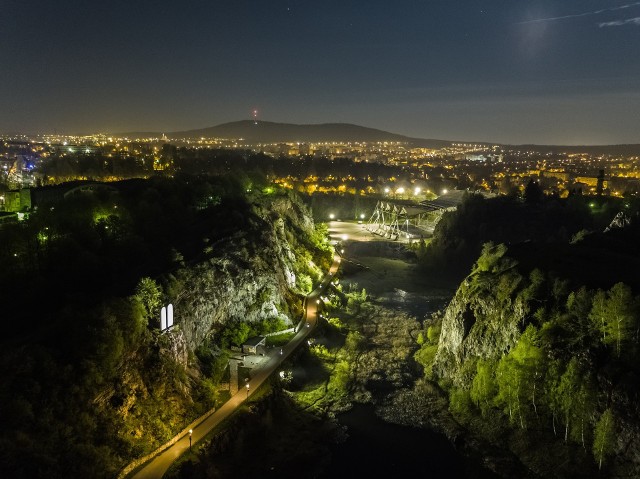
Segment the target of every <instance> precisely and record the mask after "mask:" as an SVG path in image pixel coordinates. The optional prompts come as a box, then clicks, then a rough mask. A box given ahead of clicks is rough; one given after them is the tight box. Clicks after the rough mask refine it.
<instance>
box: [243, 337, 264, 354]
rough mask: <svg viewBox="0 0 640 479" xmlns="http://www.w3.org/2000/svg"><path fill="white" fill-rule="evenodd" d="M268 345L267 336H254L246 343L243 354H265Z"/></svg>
mask: <svg viewBox="0 0 640 479" xmlns="http://www.w3.org/2000/svg"><path fill="white" fill-rule="evenodd" d="M266 345H267V338H266V337H265V336H254V337H253V338H249V339H247V340H246V341H245V342H244V344H243V345H242V352H243V354H264V350H265V347H266Z"/></svg>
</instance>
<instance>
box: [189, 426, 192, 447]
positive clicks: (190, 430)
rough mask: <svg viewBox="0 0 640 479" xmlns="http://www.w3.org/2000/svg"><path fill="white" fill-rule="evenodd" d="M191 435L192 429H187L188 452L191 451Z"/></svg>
mask: <svg viewBox="0 0 640 479" xmlns="http://www.w3.org/2000/svg"><path fill="white" fill-rule="evenodd" d="M192 435H193V429H189V452H191V436H192Z"/></svg>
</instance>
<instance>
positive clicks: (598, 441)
mask: <svg viewBox="0 0 640 479" xmlns="http://www.w3.org/2000/svg"><path fill="white" fill-rule="evenodd" d="M614 439H615V419H614V416H613V412H612V411H611V409H607V410H606V411H605V412H603V413H602V416H600V419H599V420H598V422H597V423H596V427H595V429H594V431H593V447H592V451H593V457H594V458H595V459H596V460H597V461H598V467H599V468H600V469H602V463H603V462H604V461H605V460H606V458H607V457H608V456H611V455H612V454H613V448H614Z"/></svg>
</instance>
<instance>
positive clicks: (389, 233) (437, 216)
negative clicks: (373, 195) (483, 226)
mask: <svg viewBox="0 0 640 479" xmlns="http://www.w3.org/2000/svg"><path fill="white" fill-rule="evenodd" d="M465 193H467V192H466V191H463V190H454V191H450V192H448V193H446V194H444V195H442V196H439V197H438V198H436V199H435V200H431V201H422V202H421V203H417V204H416V203H400V202H390V201H382V200H381V201H378V203H377V205H376V207H375V209H374V210H373V214H372V215H371V218H370V219H369V222H368V224H367V229H368V230H369V231H371V232H372V233H375V234H378V235H380V236H383V237H385V238H388V239H391V240H397V239H407V240H411V239H412V238H419V237H422V236H425V235H430V234H432V233H433V230H434V228H435V226H436V224H437V223H438V222H439V221H440V220H441V219H442V215H443V214H444V213H445V212H447V211H454V210H455V209H456V208H457V207H458V206H459V205H460V204H461V203H462V201H463V199H464V195H465ZM484 196H485V197H489V196H490V195H487V194H484Z"/></svg>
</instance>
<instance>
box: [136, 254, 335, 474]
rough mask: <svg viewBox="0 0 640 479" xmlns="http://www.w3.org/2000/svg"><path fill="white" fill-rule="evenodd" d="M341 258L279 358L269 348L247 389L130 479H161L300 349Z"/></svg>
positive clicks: (312, 296)
mask: <svg viewBox="0 0 640 479" xmlns="http://www.w3.org/2000/svg"><path fill="white" fill-rule="evenodd" d="M340 261H341V258H340V255H338V254H334V257H333V264H332V265H331V267H330V268H329V272H328V273H327V275H325V277H324V279H323V280H322V282H321V283H320V284H319V285H318V286H317V287H316V289H314V290H313V291H312V292H311V293H309V294H308V295H307V297H306V298H305V300H304V316H303V318H302V320H301V321H300V324H299V325H298V327H297V328H296V329H297V332H296V334H295V336H294V337H293V338H292V339H291V341H289V342H288V343H287V344H286V345H285V346H284V347H283V348H282V354H280V351H279V349H278V348H272V349H271V351H269V353H268V354H267V356H268V359H267V361H265V362H264V363H263V364H262V365H261V366H260V367H258V368H256V369H254V370H253V377H252V378H251V379H250V380H249V381H248V383H247V384H248V385H249V388H248V389H247V388H246V387H245V388H242V389H241V390H239V391H238V392H237V393H236V394H234V395H233V396H232V397H231V398H230V399H229V400H228V401H227V402H225V403H224V404H223V405H222V406H221V407H220V408H219V409H218V410H216V411H215V412H214V413H213V414H210V415H207V414H205V415H204V416H201V417H200V418H198V419H196V420H195V421H194V422H193V423H192V424H191V425H189V426H187V427H188V428H189V429H192V430H193V433H192V434H191V437H189V436H190V435H189V432H188V431H189V429H186V430H185V431H186V432H185V431H183V432H181V433H180V434H178V435H177V436H176V437H174V438H173V439H172V440H171V441H169V443H173V444H172V445H171V446H169V447H168V448H167V449H164V450H163V451H162V452H160V453H159V454H158V455H157V456H155V458H153V459H152V460H150V461H149V462H147V463H146V464H145V465H144V466H143V467H142V468H141V469H139V470H138V471H137V472H136V473H135V474H134V475H133V476H132V477H133V479H160V478H161V477H162V476H163V475H164V473H165V472H166V471H167V469H169V467H170V466H171V464H173V462H174V461H175V460H176V459H178V457H180V456H181V455H182V454H184V453H185V452H186V451H188V450H189V448H190V442H191V443H192V444H196V443H197V442H198V441H200V440H201V439H202V438H204V437H206V436H207V434H209V433H210V432H211V431H212V430H213V429H214V428H215V427H216V426H218V425H219V424H220V423H221V422H222V421H224V420H225V419H226V418H227V417H229V416H230V415H231V413H233V412H234V411H235V410H236V409H237V408H238V406H240V405H241V404H242V403H244V402H245V401H247V400H248V399H249V396H250V395H251V393H252V392H254V391H256V390H257V389H258V388H259V387H260V385H261V384H262V383H263V382H264V381H265V380H266V379H267V378H268V377H269V376H271V374H273V373H274V371H275V370H276V369H277V368H278V366H280V364H282V362H283V361H284V360H285V359H286V358H287V357H288V356H289V355H290V354H291V353H292V352H293V351H295V349H296V348H297V347H298V346H300V344H301V343H302V342H303V341H304V340H305V338H306V337H307V336H308V335H309V334H310V333H311V331H313V330H314V329H315V327H316V325H317V324H318V306H319V301H321V300H320V296H321V295H322V294H323V293H324V292H325V290H326V289H327V287H328V286H329V283H331V280H332V279H333V277H334V275H335V274H336V272H337V271H338V268H339V267H340Z"/></svg>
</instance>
